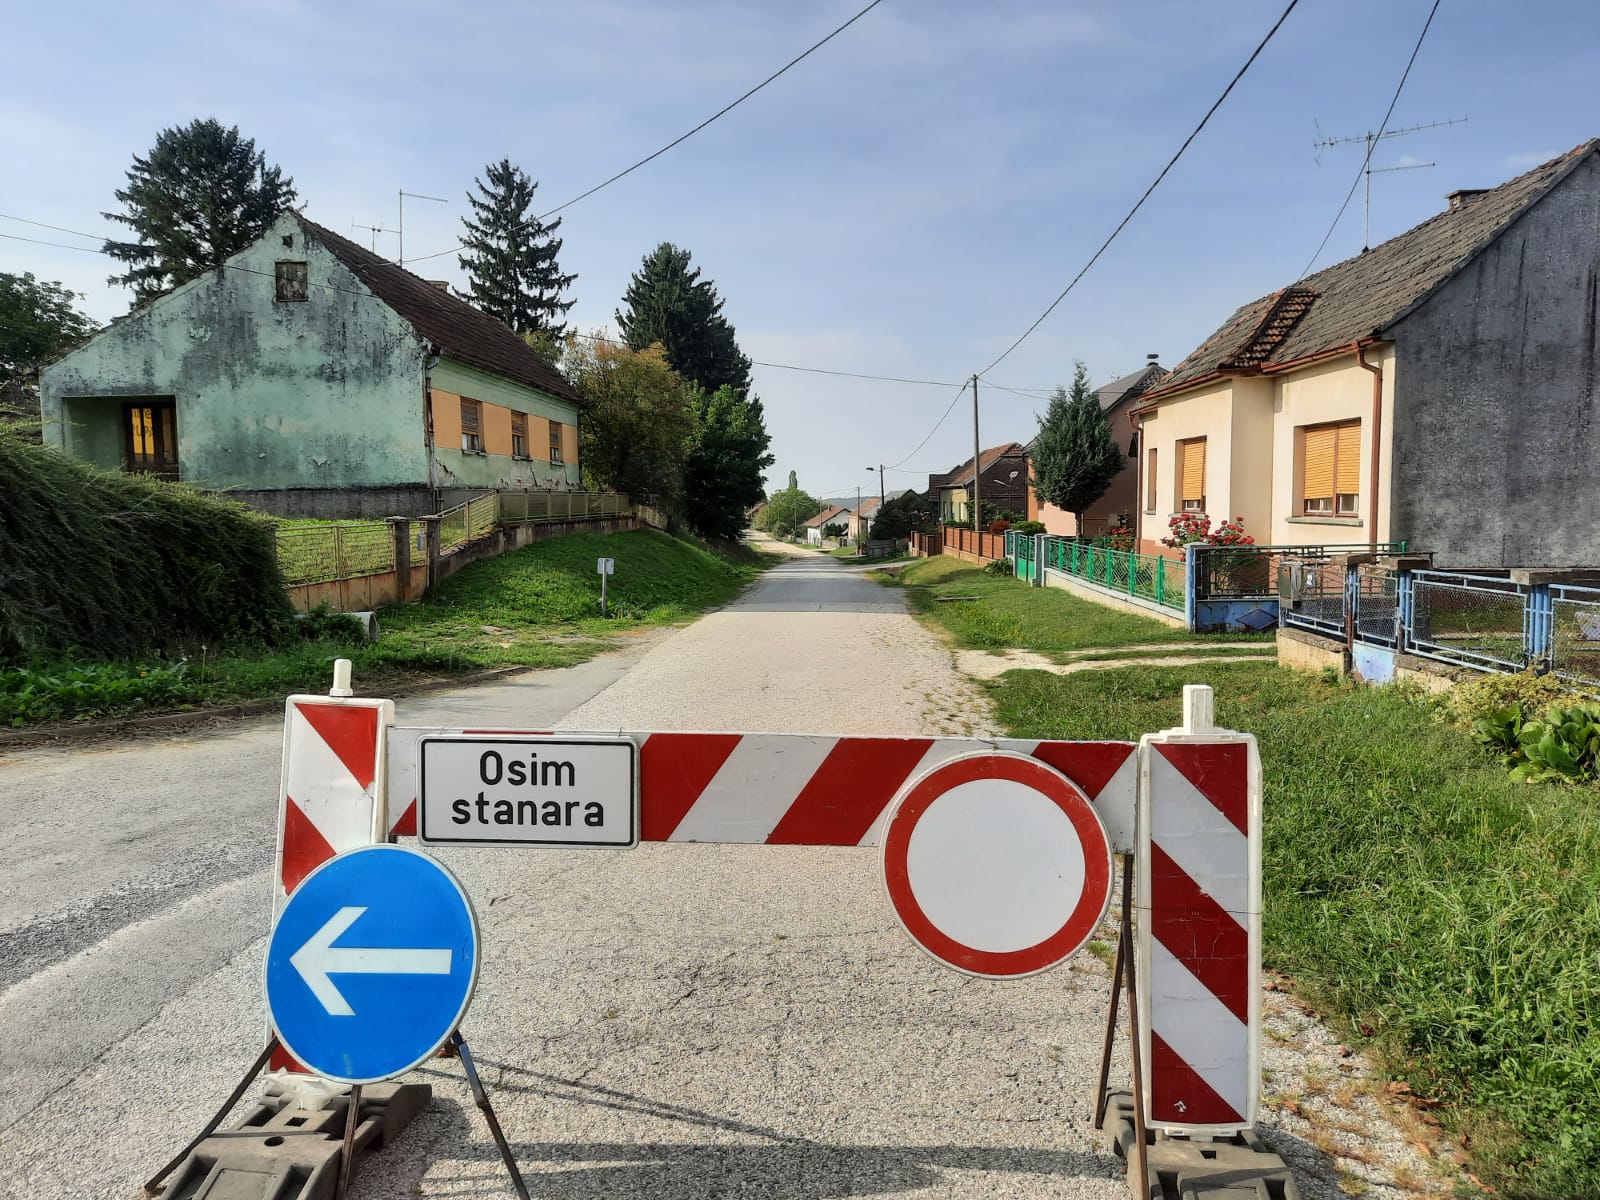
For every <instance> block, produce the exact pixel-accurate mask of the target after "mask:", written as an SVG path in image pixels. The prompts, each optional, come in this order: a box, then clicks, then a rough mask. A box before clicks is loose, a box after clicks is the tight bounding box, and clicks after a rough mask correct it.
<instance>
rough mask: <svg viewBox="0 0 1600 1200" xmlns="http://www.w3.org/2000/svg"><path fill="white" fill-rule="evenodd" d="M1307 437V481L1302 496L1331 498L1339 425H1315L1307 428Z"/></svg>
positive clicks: (1306, 497) (1301, 489) (1305, 475)
mask: <svg viewBox="0 0 1600 1200" xmlns="http://www.w3.org/2000/svg"><path fill="white" fill-rule="evenodd" d="M1305 438H1306V444H1305V472H1304V479H1305V481H1304V483H1303V484H1302V485H1301V488H1300V497H1301V499H1302V500H1321V499H1325V498H1326V499H1330V500H1331V499H1332V498H1333V477H1334V468H1335V461H1336V454H1337V450H1338V446H1339V427H1338V426H1337V425H1317V426H1313V427H1312V428H1310V429H1307V430H1306V433H1305Z"/></svg>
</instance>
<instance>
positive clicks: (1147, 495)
mask: <svg viewBox="0 0 1600 1200" xmlns="http://www.w3.org/2000/svg"><path fill="white" fill-rule="evenodd" d="M1145 462H1146V465H1145V469H1144V510H1145V512H1152V513H1153V512H1155V510H1156V448H1155V447H1154V446H1151V447H1150V449H1149V450H1147V451H1146V452H1145Z"/></svg>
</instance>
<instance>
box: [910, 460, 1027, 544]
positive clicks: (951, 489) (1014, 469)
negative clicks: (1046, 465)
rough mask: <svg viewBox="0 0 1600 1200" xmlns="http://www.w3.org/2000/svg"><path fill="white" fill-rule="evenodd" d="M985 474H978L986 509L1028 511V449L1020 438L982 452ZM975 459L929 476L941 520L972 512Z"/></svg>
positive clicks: (956, 519) (953, 520) (960, 517)
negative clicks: (1018, 440)
mask: <svg viewBox="0 0 1600 1200" xmlns="http://www.w3.org/2000/svg"><path fill="white" fill-rule="evenodd" d="M979 458H980V461H981V463H982V474H981V475H979V476H978V498H979V499H980V500H981V501H982V502H983V506H984V512H985V513H989V512H990V511H991V510H993V511H1005V512H1013V513H1016V514H1018V515H1019V516H1022V515H1025V514H1026V513H1027V511H1028V494H1029V492H1030V491H1031V489H1030V488H1029V487H1028V452H1027V450H1025V449H1024V448H1023V446H1022V444H1021V443H1020V442H1006V443H1005V444H1004V445H1000V446H991V447H990V448H989V449H987V450H985V451H984V452H983V453H982V454H981V455H980V456H979ZM972 480H973V470H972V459H970V458H969V459H967V461H966V462H964V463H962V464H961V465H960V466H959V467H957V468H956V469H955V470H953V471H946V472H945V473H944V474H942V475H929V476H928V494H929V497H930V498H931V499H932V500H934V501H935V502H936V503H937V504H938V505H939V520H940V521H942V522H943V523H944V524H947V525H950V524H955V523H958V522H963V521H966V520H968V519H970V517H971V515H972V511H971V510H972Z"/></svg>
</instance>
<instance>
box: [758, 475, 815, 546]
mask: <svg viewBox="0 0 1600 1200" xmlns="http://www.w3.org/2000/svg"><path fill="white" fill-rule="evenodd" d="M794 477H795V475H794V472H793V471H790V472H789V478H790V479H791V480H793V479H794ZM824 507H826V506H825V505H824V504H823V503H822V501H821V500H818V499H817V498H816V497H815V496H812V495H810V494H808V493H806V492H804V491H802V490H801V489H800V487H799V486H798V485H797V484H794V483H791V484H790V486H789V487H786V488H784V489H783V490H782V491H781V492H774V493H773V494H772V496H771V498H770V499H768V501H767V506H766V508H764V509H762V510H761V516H760V518H759V519H758V522H757V523H758V526H759V528H761V529H764V530H766V531H767V532H768V533H771V534H775V535H777V536H778V537H786V538H792V537H798V536H799V534H800V530H801V528H802V527H803V526H804V525H805V523H806V522H807V521H809V520H811V518H812V517H814V516H816V515H817V514H818V513H819V512H821V511H822V510H823V508H824Z"/></svg>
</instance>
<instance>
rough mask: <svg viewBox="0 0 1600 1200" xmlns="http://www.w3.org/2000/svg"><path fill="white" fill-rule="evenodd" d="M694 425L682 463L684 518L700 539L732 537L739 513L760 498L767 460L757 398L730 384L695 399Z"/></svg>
mask: <svg viewBox="0 0 1600 1200" xmlns="http://www.w3.org/2000/svg"><path fill="white" fill-rule="evenodd" d="M694 411H695V418H696V428H695V432H694V435H693V437H691V438H690V441H689V452H688V454H687V456H686V457H685V459H684V464H683V496H684V517H685V519H686V520H687V521H688V522H689V528H690V529H692V530H693V531H694V532H695V533H697V534H699V535H700V536H701V537H703V538H717V539H721V540H723V541H735V540H737V539H738V537H739V534H740V532H741V531H742V530H743V529H744V524H745V513H746V512H747V511H749V508H750V506H751V505H752V504H755V503H756V502H757V501H759V500H762V499H764V498H765V495H766V492H765V489H764V487H763V486H762V481H763V475H762V472H764V471H765V470H766V469H767V468H768V467H770V466H771V465H772V463H773V458H772V455H770V454H768V453H767V447H768V446H769V445H770V444H771V442H772V439H771V437H769V436H768V434H767V429H766V425H765V424H764V423H763V422H762V419H761V408H760V401H754V402H751V401H746V400H745V399H744V398H743V397H742V396H740V395H739V393H738V392H736V391H734V389H733V388H730V387H724V388H719V389H718V390H717V391H716V392H714V393H712V394H711V395H709V396H708V395H706V394H705V393H704V392H701V393H700V394H699V395H697V396H696V397H695V401H694Z"/></svg>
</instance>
